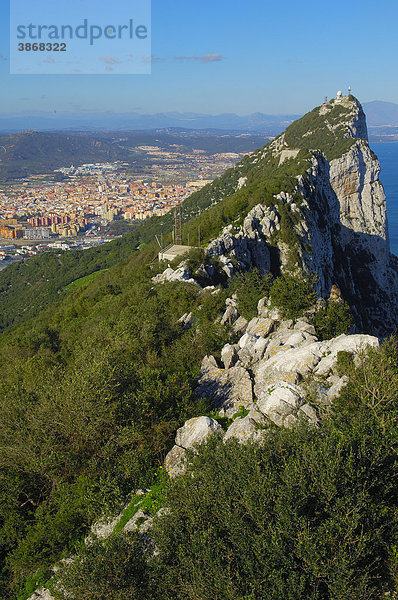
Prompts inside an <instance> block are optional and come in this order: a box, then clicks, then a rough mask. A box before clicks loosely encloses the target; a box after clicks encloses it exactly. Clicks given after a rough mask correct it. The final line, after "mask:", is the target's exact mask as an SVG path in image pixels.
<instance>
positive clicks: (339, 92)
mask: <svg viewBox="0 0 398 600" xmlns="http://www.w3.org/2000/svg"><path fill="white" fill-rule="evenodd" d="M342 97H343V92H342V91H341V90H339V91H338V92H337V96H336V100H341V99H342Z"/></svg>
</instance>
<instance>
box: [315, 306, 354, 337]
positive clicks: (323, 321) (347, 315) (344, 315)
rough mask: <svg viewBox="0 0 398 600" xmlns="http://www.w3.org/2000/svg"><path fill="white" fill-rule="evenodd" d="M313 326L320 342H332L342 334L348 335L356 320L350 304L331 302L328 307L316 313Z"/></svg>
mask: <svg viewBox="0 0 398 600" xmlns="http://www.w3.org/2000/svg"><path fill="white" fill-rule="evenodd" d="M313 324H314V327H315V331H316V335H317V337H318V338H319V339H320V340H330V339H331V338H333V337H337V336H338V335H341V334H342V333H348V332H349V331H350V330H351V328H352V326H353V324H354V320H353V318H352V314H351V310H350V307H349V306H348V304H346V303H345V302H341V303H338V302H329V303H328V304H327V306H326V307H324V308H321V309H320V310H318V312H316V313H315V315H314V318H313Z"/></svg>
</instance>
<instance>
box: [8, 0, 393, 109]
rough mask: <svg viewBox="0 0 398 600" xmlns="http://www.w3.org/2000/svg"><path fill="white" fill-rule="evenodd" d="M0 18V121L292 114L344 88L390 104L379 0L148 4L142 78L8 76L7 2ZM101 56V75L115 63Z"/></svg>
mask: <svg viewBox="0 0 398 600" xmlns="http://www.w3.org/2000/svg"><path fill="white" fill-rule="evenodd" d="M15 1H18V0H15ZM76 1H77V0H76ZM76 1H75V4H76ZM85 1H86V0H80V4H81V6H82V18H83V17H84V10H83V9H84V5H85ZM87 1H88V0H87ZM11 2H13V0H11ZM38 4H40V0H39V2H38ZM78 4H79V3H78ZM98 10H99V13H100V12H101V7H99V8H98ZM99 16H100V15H99ZM0 17H1V25H0V34H1V37H0V40H1V41H0V84H1V87H2V89H3V94H2V95H1V98H0V117H4V116H7V115H10V114H14V115H18V114H35V113H41V114H47V115H49V116H50V115H51V116H53V117H54V118H57V116H56V115H65V114H87V115H90V114H96V113H97V114H98V113H104V114H105V113H107V112H113V113H131V112H137V113H141V114H153V113H158V112H173V111H178V112H195V113H203V114H221V113H229V112H231V113H236V114H239V115H246V114H250V113H255V112H263V113H268V114H299V113H304V112H306V111H307V110H309V109H311V108H312V107H313V106H315V105H317V104H320V103H321V101H322V98H323V96H324V95H327V96H329V97H330V96H333V95H334V94H335V93H336V91H337V90H338V89H342V90H343V91H345V90H346V89H347V87H348V85H351V86H352V89H353V93H354V94H355V95H356V96H357V97H358V98H359V99H360V100H361V102H368V101H372V100H374V99H379V100H384V101H388V102H398V83H397V82H396V81H395V78H394V77H393V76H392V73H393V72H394V67H395V64H394V62H395V55H396V50H397V44H398V42H397V40H396V35H395V30H394V27H395V22H396V19H397V17H398V6H397V5H395V4H393V3H391V1H387V0H381V2H379V3H378V7H377V12H375V10H374V4H373V3H371V2H369V1H365V2H359V1H354V2H351V3H350V4H349V5H348V4H347V3H345V2H343V1H342V0H336V2H334V3H333V5H330V4H321V3H319V2H314V1H312V0H311V1H307V2H304V3H296V2H293V1H292V0H289V1H287V2H285V3H283V4H279V5H274V4H271V3H262V2H259V1H258V0H248V2H246V3H245V5H244V6H243V7H240V6H238V7H231V5H230V4H229V3H228V4H227V2H226V1H225V0H220V1H219V2H218V3H212V2H209V1H208V0H204V1H203V2H201V4H200V7H198V6H195V5H192V4H190V3H186V2H182V1H181V0H175V1H174V2H173V6H172V7H170V5H167V3H162V2H160V0H153V2H152V31H151V37H152V74H151V75H117V74H112V75H109V74H108V75H105V74H104V75H10V74H9V58H10V52H9V11H8V3H7V2H2V3H1V6H0ZM105 58H106V57H105ZM108 58H109V60H108V62H106V61H105V60H103V62H104V69H105V68H106V67H110V68H112V65H111V63H110V62H109V61H110V60H111V59H112V60H114V61H117V60H119V59H118V57H108ZM102 59H104V57H102ZM113 64H117V63H115V62H114V63H113ZM108 72H109V71H108Z"/></svg>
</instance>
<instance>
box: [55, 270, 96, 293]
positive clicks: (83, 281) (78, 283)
mask: <svg viewBox="0 0 398 600" xmlns="http://www.w3.org/2000/svg"><path fill="white" fill-rule="evenodd" d="M104 271H106V269H101V270H100V271H94V273H90V275H86V276H85V277H80V279H76V280H75V281H72V282H71V283H69V285H67V286H66V287H65V288H64V289H63V290H62V291H63V292H66V293H69V292H72V291H73V290H77V289H79V288H81V287H84V286H86V285H87V284H89V283H90V281H92V280H93V279H95V278H96V277H98V275H99V274H100V273H104Z"/></svg>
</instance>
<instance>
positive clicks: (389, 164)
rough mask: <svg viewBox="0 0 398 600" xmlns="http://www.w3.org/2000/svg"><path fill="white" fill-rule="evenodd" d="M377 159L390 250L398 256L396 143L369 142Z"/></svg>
mask: <svg viewBox="0 0 398 600" xmlns="http://www.w3.org/2000/svg"><path fill="white" fill-rule="evenodd" d="M370 147H371V148H372V150H373V152H375V154H377V157H378V159H379V163H380V167H381V173H380V181H381V183H382V184H383V187H384V191H385V194H386V199H387V219H388V229H389V233H390V247H391V252H392V253H393V254H395V255H396V256H398V143H390V144H388V143H384V144H383V143H373V142H371V143H370Z"/></svg>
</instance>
